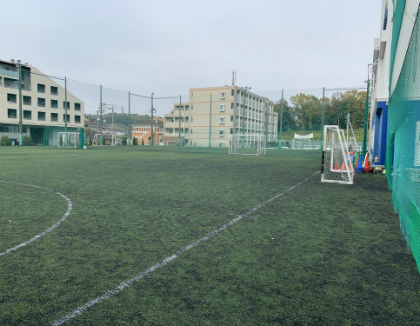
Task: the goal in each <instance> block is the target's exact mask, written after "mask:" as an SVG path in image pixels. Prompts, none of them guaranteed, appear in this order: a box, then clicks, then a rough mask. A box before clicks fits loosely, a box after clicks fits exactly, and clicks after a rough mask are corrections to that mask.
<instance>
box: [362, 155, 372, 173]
mask: <svg viewBox="0 0 420 326" xmlns="http://www.w3.org/2000/svg"><path fill="white" fill-rule="evenodd" d="M363 169H364V170H365V173H369V172H372V170H371V168H370V166H369V155H368V154H367V153H366V156H365V163H364V164H363Z"/></svg>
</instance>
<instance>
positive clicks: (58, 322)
mask: <svg viewBox="0 0 420 326" xmlns="http://www.w3.org/2000/svg"><path fill="white" fill-rule="evenodd" d="M318 173H319V171H318V172H316V173H314V174H312V175H311V176H310V177H308V178H306V179H305V180H303V181H301V182H299V183H297V184H296V185H294V186H292V187H290V188H288V189H286V190H284V191H283V192H281V193H279V194H277V195H275V196H274V197H272V198H270V199H269V200H266V201H265V202H263V203H261V204H259V205H257V206H255V207H254V208H252V209H251V210H249V211H248V212H246V213H245V214H242V215H235V216H236V218H234V219H233V220H231V221H230V222H228V223H226V224H225V225H223V226H222V227H220V228H218V229H217V230H213V231H211V232H210V233H208V234H207V235H205V236H204V237H202V238H201V239H198V240H197V241H195V242H193V243H191V244H189V245H188V246H186V247H185V248H183V249H181V250H179V251H178V252H176V253H174V254H172V255H171V256H169V257H166V258H165V259H163V260H162V261H161V262H159V263H157V264H156V265H154V266H152V267H149V268H148V269H146V270H145V271H144V272H141V273H139V274H137V275H136V276H134V277H133V278H131V279H129V280H128V281H125V282H122V283H121V284H120V285H118V286H117V287H115V288H114V289H112V290H108V291H107V292H105V293H104V294H103V295H101V296H99V297H97V298H96V299H94V300H92V301H90V302H88V303H86V304H85V305H83V306H81V307H79V308H77V309H75V310H73V311H72V312H70V313H69V314H67V315H65V316H63V317H61V318H60V319H58V320H56V321H55V322H53V323H52V324H51V326H59V325H62V324H64V323H66V322H68V321H69V320H70V319H72V318H74V317H76V316H79V315H81V314H82V313H83V312H84V311H86V310H88V309H89V308H91V307H92V306H94V305H96V304H97V303H100V302H102V301H104V300H106V299H108V298H109V297H112V296H113V295H114V294H117V293H118V292H120V291H121V290H123V289H125V288H126V287H129V286H130V285H131V284H132V283H133V282H136V281H138V280H140V279H142V278H143V277H145V276H147V275H149V274H150V273H153V272H154V271H155V270H157V269H158V268H160V267H162V266H165V265H167V264H168V263H169V262H171V261H172V260H174V259H175V258H178V257H179V256H180V255H181V254H183V253H184V252H186V251H188V250H190V249H192V248H194V247H195V246H197V245H199V244H200V243H201V242H204V241H206V240H207V239H209V238H211V237H213V236H215V235H216V234H218V233H220V232H221V231H223V230H224V229H226V228H227V227H228V226H230V225H232V224H233V223H235V222H237V221H239V220H241V219H242V218H243V217H246V216H248V215H249V214H251V213H252V212H254V211H256V210H257V209H259V208H261V207H262V206H264V205H266V204H268V203H270V202H272V201H273V200H275V199H277V198H279V197H281V196H283V195H284V194H286V193H287V192H289V191H291V190H293V189H295V188H296V187H298V186H300V185H301V184H302V183H304V182H305V181H308V180H309V179H310V178H312V177H314V176H316V175H317V174H318Z"/></svg>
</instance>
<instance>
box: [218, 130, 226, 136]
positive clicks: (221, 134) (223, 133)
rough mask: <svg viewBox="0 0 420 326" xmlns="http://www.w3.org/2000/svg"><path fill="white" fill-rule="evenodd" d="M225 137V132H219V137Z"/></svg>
mask: <svg viewBox="0 0 420 326" xmlns="http://www.w3.org/2000/svg"><path fill="white" fill-rule="evenodd" d="M224 136H225V131H224V130H223V129H220V130H219V137H224Z"/></svg>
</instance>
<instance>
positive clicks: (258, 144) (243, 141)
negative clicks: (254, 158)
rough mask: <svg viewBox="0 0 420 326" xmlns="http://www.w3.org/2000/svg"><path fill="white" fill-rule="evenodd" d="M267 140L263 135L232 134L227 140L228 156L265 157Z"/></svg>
mask: <svg viewBox="0 0 420 326" xmlns="http://www.w3.org/2000/svg"><path fill="white" fill-rule="evenodd" d="M266 148H267V140H266V137H265V135H263V134H232V135H230V139H229V154H237V155H265V154H266Z"/></svg>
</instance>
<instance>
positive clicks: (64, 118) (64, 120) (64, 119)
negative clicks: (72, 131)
mask: <svg viewBox="0 0 420 326" xmlns="http://www.w3.org/2000/svg"><path fill="white" fill-rule="evenodd" d="M63 122H66V115H65V114H63ZM67 122H70V114H67Z"/></svg>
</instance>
